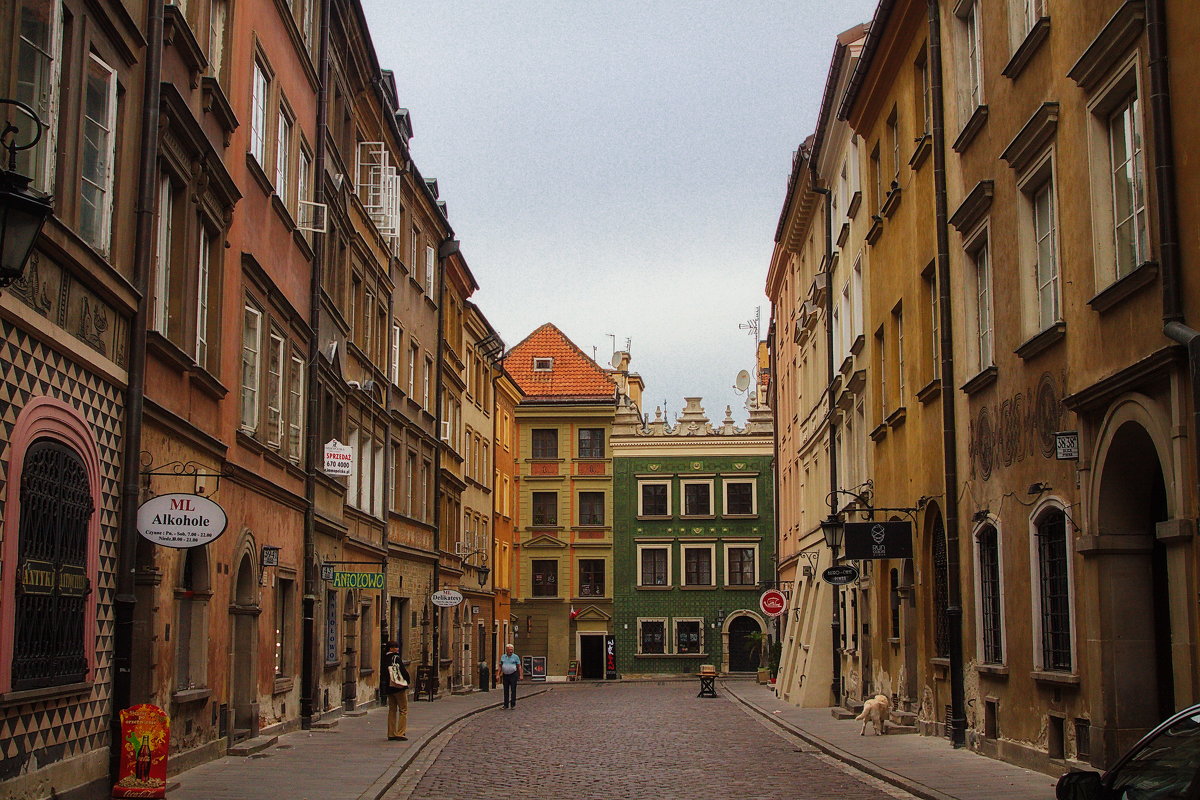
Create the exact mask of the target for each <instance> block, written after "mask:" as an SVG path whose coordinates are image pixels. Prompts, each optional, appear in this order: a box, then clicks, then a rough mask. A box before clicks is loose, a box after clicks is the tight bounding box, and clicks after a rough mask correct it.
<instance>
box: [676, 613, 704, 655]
mask: <svg viewBox="0 0 1200 800" xmlns="http://www.w3.org/2000/svg"><path fill="white" fill-rule="evenodd" d="M701 630H702V628H701V622H700V620H695V619H690V620H676V622H675V652H676V653H680V654H689V655H698V654H699V653H700V652H701V642H700V631H701Z"/></svg>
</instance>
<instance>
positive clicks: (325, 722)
mask: <svg viewBox="0 0 1200 800" xmlns="http://www.w3.org/2000/svg"><path fill="white" fill-rule="evenodd" d="M337 726H338V720H337V718H336V717H335V718H334V719H319V720H317V721H316V722H314V723H313V724H312V725H310V726H309V727H310V728H311V729H312V730H314V731H327V730H331V729H332V728H336V727H337Z"/></svg>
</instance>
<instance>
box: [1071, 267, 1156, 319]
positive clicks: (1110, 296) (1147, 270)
mask: <svg viewBox="0 0 1200 800" xmlns="http://www.w3.org/2000/svg"><path fill="white" fill-rule="evenodd" d="M1157 277H1158V264H1157V263H1156V262H1154V261H1147V262H1145V263H1143V264H1141V265H1140V266H1138V267H1136V268H1135V269H1134V270H1133V271H1132V272H1130V273H1129V274H1128V275H1125V276H1124V277H1122V278H1118V279H1117V280H1116V281H1115V282H1113V283H1111V284H1109V285H1108V286H1107V287H1106V288H1104V289H1102V290H1101V291H1100V292H1099V293H1098V294H1097V295H1096V296H1095V297H1093V298H1092V299H1091V300H1088V305H1089V306H1090V307H1091V309H1092V310H1093V311H1096V312H1099V313H1101V314H1103V313H1104V312H1105V311H1108V310H1109V309H1110V308H1114V307H1116V306H1118V305H1120V304H1121V303H1122V302H1124V301H1125V300H1126V299H1128V298H1130V297H1132V296H1133V295H1135V294H1137V293H1138V291H1139V290H1140V289H1144V288H1145V287H1147V286H1149V285H1150V284H1152V283H1154V279H1155V278H1157Z"/></svg>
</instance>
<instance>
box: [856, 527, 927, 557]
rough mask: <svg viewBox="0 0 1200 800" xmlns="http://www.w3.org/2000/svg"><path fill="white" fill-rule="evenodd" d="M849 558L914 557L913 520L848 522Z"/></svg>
mask: <svg viewBox="0 0 1200 800" xmlns="http://www.w3.org/2000/svg"><path fill="white" fill-rule="evenodd" d="M845 528H846V552H845V555H844V556H843V557H844V558H848V559H874V558H912V554H913V549H912V523H911V522H899V521H897V522H847V523H846V526H845Z"/></svg>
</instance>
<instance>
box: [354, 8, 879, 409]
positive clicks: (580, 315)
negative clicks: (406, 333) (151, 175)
mask: <svg viewBox="0 0 1200 800" xmlns="http://www.w3.org/2000/svg"><path fill="white" fill-rule="evenodd" d="M364 5H365V7H366V11H367V18H368V20H369V23H370V26H371V34H372V37H373V38H374V42H375V47H376V49H377V50H378V52H379V61H380V64H381V65H382V66H383V67H384V68H385V69H391V70H394V71H395V74H396V82H397V85H398V88H399V95H400V104H401V105H402V106H404V107H407V108H408V109H409V110H410V111H411V113H412V120H413V128H414V137H413V143H412V149H413V157H414V159H415V160H416V162H417V166H418V168H419V169H420V170H421V172H422V174H423V175H424V176H425V177H426V178H437V179H438V185H439V189H440V192H441V198H442V199H443V200H445V201H446V203H447V204H448V207H449V214H450V223H451V224H452V225H453V226H454V230H455V233H456V234H457V235H458V238H459V239H460V240H461V241H462V243H463V253H464V255H465V256H466V258H467V261H468V263H469V264H470V266H471V270H472V272H474V274H475V277H476V279H477V280H478V281H479V284H480V287H481V288H480V291H479V292H478V293H477V294H476V295H475V298H474V299H475V301H476V302H477V303H478V304H479V306H480V308H481V309H483V311H484V313H485V314H486V315H487V317H488V319H489V320H490V321H491V322H492V324H493V325H494V326H495V328H496V329H497V330H498V331H499V332H500V335H501V336H502V337H503V338H504V340H505V343H506V344H507V345H509V346H510V347H511V346H512V345H515V344H516V343H517V342H519V341H520V340H521V339H523V338H525V336H527V335H528V334H529V333H530V332H531V331H532V330H533V329H534V328H536V327H537V326H538V325H540V324H542V323H543V322H553V323H554V324H556V325H557V326H558V327H559V328H561V329H562V330H563V331H564V332H565V333H566V334H567V335H568V336H569V337H571V339H572V340H573V341H574V342H575V343H576V344H577V345H579V346H580V347H581V348H582V349H583V350H584V351H585V352H586V353H588V354H589V355H591V354H592V352H593V347H594V348H595V352H596V356H597V361H599V362H600V363H601V364H602V365H605V364H607V363H608V361H609V359H610V357H611V355H612V350H613V345H612V342H613V340H612V339H611V338H609V336H608V334H613V335H614V336H615V337H616V344H617V349H622V348H623V347H624V344H625V340H626V339H630V340H632V346H631V351H632V354H633V362H632V368H633V369H634V370H635V371H637V372H639V373H640V374H641V375H642V378H643V379H644V380H645V382H646V397H645V399H644V401H643V405H644V409H643V410H645V411H648V412H649V413H650V414H651V415H653V413H654V407H655V406H656V405H661V404H662V403H663V401H664V400H665V401H666V405H667V409H668V410H669V411H670V413H671V415H672V417H673V416H674V414H675V413H677V412H678V411H679V410H680V409H681V408H682V405H683V398H684V397H685V396H692V395H700V396H702V397H704V407H705V409H706V410H707V412H708V415H709V417H710V418H712V419H714V420H720V419H721V418H722V416H723V412H724V408H725V406H726V405H732V406H733V410H734V416H735V418H736V419H738V420H739V421H741V420H744V419H745V411H744V409H743V408H742V406H743V404H744V402H745V401H744V397H742V396H739V395H738V394H737V393H736V392H735V391H734V390H733V382H734V378H735V376H736V374H737V372H738V370H741V369H746V370H750V371H751V372H753V369H754V364H753V356H754V342H753V339H752V338H751V336H750V334H749V333H748V331H746V330H743V329H740V328H739V325H741V324H745V323H746V322H747V321H748V320H750V319H752V318H753V317H754V315H755V310H756V308H757V307H759V306H761V307H762V318H763V325H762V328H763V330H762V336H763V337H765V336H766V327H767V320H768V319H769V315H770V309H769V306H768V303H767V301H766V298H765V296H764V295H763V285H764V282H765V279H766V273H767V268H768V266H769V264H770V258H771V250H772V247H773V246H774V235H775V226H776V223H777V222H778V219H779V212H780V209H781V207H782V204H783V199H784V192H785V189H786V185H787V177H788V172H789V171H790V169H791V159H792V153H793V151H794V150H795V149H796V147H797V146H798V145H799V144H800V142H801V141H803V139H804V137H806V136H807V135H808V134H809V133H811V132H812V129H813V125H814V121H815V119H816V114H817V110H818V106H819V105H820V102H821V92H822V90H823V88H824V84H825V73H826V70H827V69H828V66H829V60H830V56H831V55H832V52H833V45H834V37H835V36H836V35H837V34H838V33H839V32H841V31H843V30H845V29H847V28H850V27H852V26H853V25H856V24H858V23H859V22H865V21H868V20H869V19H870V16H871V14H872V12H873V11H874V7H875V0H826V1H825V2H818V1H817V0H792V1H791V2H766V0H742V2H727V1H726V2H715V1H714V0H695V1H693V0H677V1H676V2H664V1H663V0H640V2H632V1H631V0H608V2H604V3H585V2H583V1H582V0H544V2H528V0H526V2H518V1H517V0H470V1H468V0H440V1H439V2H422V1H421V0H364Z"/></svg>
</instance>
